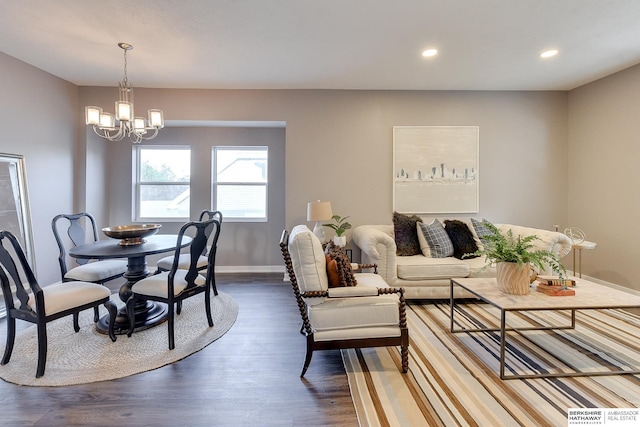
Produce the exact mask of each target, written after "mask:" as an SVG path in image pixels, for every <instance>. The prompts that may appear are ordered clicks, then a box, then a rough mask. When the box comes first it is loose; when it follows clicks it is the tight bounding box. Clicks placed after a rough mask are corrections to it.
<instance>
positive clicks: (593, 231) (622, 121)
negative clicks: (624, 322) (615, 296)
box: [568, 66, 640, 290]
mask: <svg viewBox="0 0 640 427" xmlns="http://www.w3.org/2000/svg"><path fill="white" fill-rule="evenodd" d="M639 81H640V66H636V67H633V68H629V69H627V70H625V71H622V72H619V73H617V74H614V75H611V76H609V77H606V78H604V79H601V80H599V81H596V82H594V83H591V84H588V85H585V86H583V87H581V88H578V89H575V90H573V91H571V92H570V94H569V112H570V114H569V140H568V152H569V186H568V189H569V192H568V194H569V211H568V215H569V225H571V226H575V227H579V228H581V229H582V230H583V231H584V232H585V233H586V235H587V240H590V241H594V242H596V243H597V245H598V246H597V248H596V249H595V250H593V251H583V273H584V274H587V275H589V276H593V277H597V278H600V279H602V280H606V281H608V282H612V283H616V284H619V285H624V286H627V287H630V288H633V289H636V290H640V280H638V278H637V276H638V272H637V271H636V266H637V263H638V253H639V251H638V246H637V244H638V241H640V231H638V230H639V228H638V219H639V218H640V190H638V188H639V187H638V183H640V167H639V165H638V163H639V162H640V85H639V84H638V82H639Z"/></svg>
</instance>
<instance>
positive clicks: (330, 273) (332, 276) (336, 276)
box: [325, 254, 344, 288]
mask: <svg viewBox="0 0 640 427" xmlns="http://www.w3.org/2000/svg"><path fill="white" fill-rule="evenodd" d="M325 258H326V259H327V278H328V279H329V287H330V288H339V287H341V286H344V285H343V284H342V282H340V273H338V262H337V261H336V260H335V259H332V258H331V257H330V256H329V254H327V255H325Z"/></svg>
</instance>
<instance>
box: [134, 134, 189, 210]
mask: <svg viewBox="0 0 640 427" xmlns="http://www.w3.org/2000/svg"><path fill="white" fill-rule="evenodd" d="M142 150H186V151H189V152H190V151H191V146H190V145H136V146H134V147H133V171H134V174H133V177H134V179H133V186H134V188H133V191H132V194H133V200H132V207H133V212H132V214H133V221H135V222H149V221H155V222H185V221H188V220H189V218H190V212H191V207H189V214H188V215H187V216H185V217H170V218H168V217H159V218H154V217H142V216H140V189H141V187H142V186H143V185H186V186H188V187H189V189H190V190H191V182H188V183H185V182H164V181H162V182H157V181H148V182H142V181H141V180H140V174H141V171H142V168H141V164H140V161H141V157H142V156H141V155H140V151H142ZM189 162H190V164H189V168H191V166H192V165H191V160H189Z"/></svg>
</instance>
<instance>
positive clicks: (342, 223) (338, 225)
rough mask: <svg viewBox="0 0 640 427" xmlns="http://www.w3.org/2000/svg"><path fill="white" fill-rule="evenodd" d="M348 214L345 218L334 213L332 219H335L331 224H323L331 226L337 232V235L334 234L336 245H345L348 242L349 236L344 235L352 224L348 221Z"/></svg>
mask: <svg viewBox="0 0 640 427" xmlns="http://www.w3.org/2000/svg"><path fill="white" fill-rule="evenodd" d="M347 218H349V217H348V216H345V217H344V218H343V217H341V216H340V215H334V216H332V217H331V219H332V220H333V221H334V222H333V223H329V224H322V225H323V226H325V227H329V228H331V229H332V230H333V231H335V232H336V235H335V236H333V243H334V244H335V245H336V246H345V245H346V244H347V236H343V234H344V232H345V231H347V230H348V229H350V228H351V224H349V223H348V222H347Z"/></svg>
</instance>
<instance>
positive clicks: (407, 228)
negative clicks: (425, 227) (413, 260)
mask: <svg viewBox="0 0 640 427" xmlns="http://www.w3.org/2000/svg"><path fill="white" fill-rule="evenodd" d="M419 222H422V219H421V218H420V217H418V216H416V215H412V216H407V215H403V214H400V213H398V212H394V213H393V233H394V237H395V241H396V255H398V256H411V255H418V254H420V253H421V251H420V242H419V241H418V233H417V231H416V223H419Z"/></svg>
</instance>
